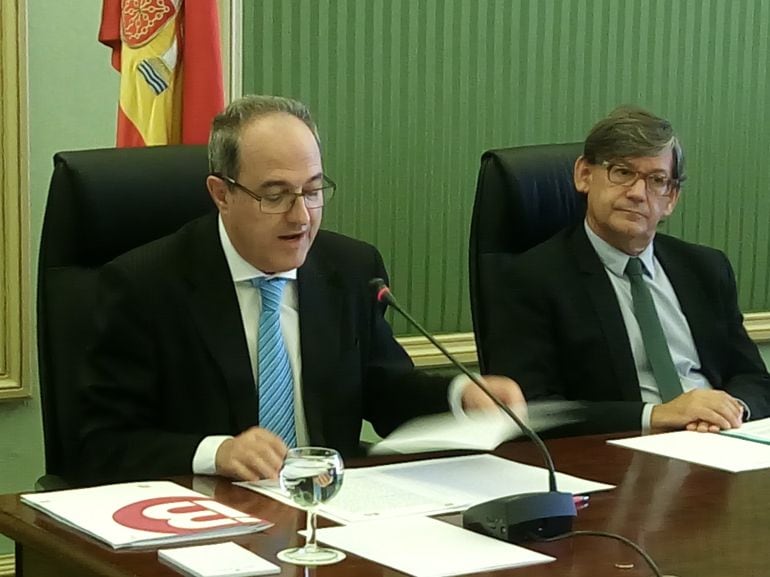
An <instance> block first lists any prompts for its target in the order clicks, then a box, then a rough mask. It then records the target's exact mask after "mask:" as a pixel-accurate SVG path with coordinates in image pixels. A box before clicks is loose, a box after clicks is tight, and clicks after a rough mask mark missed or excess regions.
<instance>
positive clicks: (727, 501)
mask: <svg viewBox="0 0 770 577" xmlns="http://www.w3.org/2000/svg"><path fill="white" fill-rule="evenodd" d="M606 439H607V437H605V436H592V437H575V438H569V439H556V440H552V441H548V442H547V444H548V447H549V449H550V450H551V452H552V453H553V457H554V461H555V462H556V465H557V468H558V469H559V470H560V471H562V472H565V473H571V474H573V475H578V476H582V477H586V478H589V479H594V480H597V481H603V482H607V483H612V484H615V485H617V488H616V489H615V490H614V491H608V492H604V493H599V494H595V495H593V496H592V498H591V501H590V505H589V506H588V507H587V508H585V509H583V510H581V511H580V512H579V514H578V518H577V520H576V522H575V527H574V528H575V529H592V530H603V531H611V532H615V533H620V534H621V535H623V536H625V537H628V538H629V539H632V540H633V541H636V542H637V543H639V544H640V545H641V546H643V547H644V548H645V549H646V550H647V552H648V553H649V554H650V555H652V557H653V559H655V561H656V562H657V563H658V565H659V566H660V568H661V571H662V572H663V573H664V574H666V575H675V576H677V577H753V576H756V577H767V576H768V575H770V470H765V471H755V472H747V473H739V474H732V473H726V472H723V471H717V470H712V469H707V468H704V467H700V466H698V465H691V464H689V463H685V462H682V461H675V460H671V459H666V458H663V457H657V456H654V455H646V454H643V453H637V452H634V451H631V450H628V449H623V448H620V447H615V446H611V445H607V444H606V443H605V441H606ZM497 454H499V455H501V456H504V457H508V458H511V459H515V460H517V461H521V462H525V463H530V464H536V465H539V464H540V460H539V457H538V455H537V452H536V451H535V449H534V447H532V446H531V445H530V444H528V443H523V442H516V443H509V444H507V445H505V446H503V447H501V448H500V449H499V450H498V451H497ZM376 462H383V460H382V459H380V460H378V461H376ZM353 464H355V463H353ZM358 464H362V463H358ZM366 464H369V462H367V463H366ZM349 465H350V464H349ZM202 480H203V479H201V478H193V477H189V478H186V479H183V480H181V482H183V483H185V484H187V485H188V486H193V487H194V488H196V489H198V488H199V487H197V486H196V483H199V482H200V481H202ZM207 481H209V482H212V483H213V489H214V495H215V497H216V498H217V500H220V501H222V502H223V503H226V504H228V505H231V506H233V507H235V508H238V509H241V510H243V511H246V512H248V513H252V514H254V515H257V516H259V517H263V518H265V519H268V520H270V521H272V522H274V523H275V527H273V528H271V529H269V530H267V531H265V532H263V533H258V534H254V535H249V536H245V537H239V538H236V539H235V541H237V542H238V543H239V544H241V545H243V546H245V547H248V548H249V549H251V550H252V551H254V552H255V553H258V554H259V555H262V556H263V557H266V558H267V559H270V560H272V561H274V562H277V560H276V558H275V554H276V552H277V551H280V550H281V549H284V548H285V547H287V546H290V545H295V544H298V543H299V542H300V541H301V538H300V537H299V536H298V535H297V534H296V531H297V530H298V529H300V528H304V513H302V512H301V511H299V510H296V509H294V508H291V507H288V506H285V505H282V504H280V503H277V502H274V501H272V500H270V499H268V498H266V497H262V496H261V495H258V494H255V493H252V492H250V491H247V490H245V489H241V488H238V487H235V486H233V485H231V484H230V483H228V482H226V481H223V480H219V481H215V482H214V481H211V480H208V479H207ZM322 525H323V522H322ZM0 532H1V533H3V534H5V535H7V536H8V537H10V538H11V539H13V540H14V541H15V542H16V559H17V577H38V576H48V575H50V576H57V577H69V576H73V577H74V576H78V577H88V576H106V577H112V576H114V577H128V576H134V575H136V576H139V577H144V576H153V577H164V576H169V577H170V576H174V575H178V574H177V573H175V572H174V571H172V570H171V569H169V568H167V567H165V566H164V565H162V564H160V563H158V561H157V557H156V554H155V552H153V551H149V552H115V551H113V550H111V549H110V548H108V547H106V546H103V545H101V544H99V543H97V542H96V541H93V540H91V539H89V538H87V537H84V536H82V535H80V534H78V533H76V532H74V531H71V530H68V529H66V528H64V527H63V526H62V525H60V524H58V523H57V522H55V521H53V520H51V519H50V518H48V517H46V516H45V515H43V514H41V513H38V512H36V511H35V510H33V509H31V508H29V507H27V506H25V505H23V504H21V503H20V502H19V497H18V495H3V496H0ZM531 547H532V548H533V549H537V550H538V551H541V552H543V553H547V554H549V555H552V556H554V557H556V558H557V561H556V562H554V563H549V564H546V565H538V566H534V567H527V568H522V569H516V570H508V571H496V572H494V575H496V576H499V575H508V574H510V575H520V576H527V577H546V576H549V577H554V576H559V577H577V576H585V577H604V576H608V577H609V576H611V577H637V576H647V575H650V574H651V573H650V572H649V571H648V569H647V568H646V566H645V565H644V562H643V561H642V559H641V558H639V556H638V555H637V554H636V553H635V552H633V551H632V550H630V549H629V548H627V547H626V546H624V545H621V544H620V543H618V542H616V541H613V540H609V539H605V538H599V537H574V538H571V539H568V540H565V541H560V542H557V543H543V544H533V545H531ZM277 563H278V562H277ZM279 564H280V563H279ZM616 564H618V565H628V564H633V568H630V569H623V568H619V567H618V566H616ZM282 567H283V571H282V573H281V575H303V576H311V575H312V576H314V577H315V576H317V577H327V576H331V575H335V576H341V577H348V576H349V577H353V576H363V575H366V576H377V575H383V576H385V575H388V576H396V575H401V573H399V572H397V571H394V570H392V569H389V568H386V567H382V566H380V565H377V564H375V563H372V562H370V561H367V560H365V559H361V558H358V557H356V556H355V555H348V558H347V559H346V560H345V561H343V562H342V563H339V564H337V565H332V566H327V567H319V568H315V569H307V570H305V569H304V568H301V567H294V566H290V565H282ZM489 575H492V573H489Z"/></svg>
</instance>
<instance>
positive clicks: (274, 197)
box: [211, 172, 337, 214]
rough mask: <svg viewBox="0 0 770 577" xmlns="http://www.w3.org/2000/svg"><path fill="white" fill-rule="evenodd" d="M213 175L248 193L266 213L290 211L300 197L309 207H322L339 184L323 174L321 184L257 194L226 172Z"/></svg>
mask: <svg viewBox="0 0 770 577" xmlns="http://www.w3.org/2000/svg"><path fill="white" fill-rule="evenodd" d="M211 176H216V177H217V178H221V179H222V180H224V181H225V182H226V183H227V184H229V185H230V186H234V187H236V188H239V189H240V190H242V191H243V192H245V193H246V194H248V195H249V196H250V197H251V198H253V199H254V200H256V201H257V202H259V208H260V210H261V211H262V212H264V213H266V214H283V213H285V212H289V211H290V210H291V209H292V208H293V207H294V203H295V202H296V201H297V198H299V197H302V200H303V202H304V203H305V206H306V207H307V208H321V207H322V206H324V205H325V204H326V203H327V202H329V201H330V200H331V199H332V197H333V196H334V192H335V191H336V190H337V184H336V183H335V182H334V181H333V180H332V179H331V178H329V177H328V176H326V175H325V174H322V175H321V186H315V187H313V188H310V189H302V190H301V191H299V192H297V191H296V190H292V189H291V188H289V187H286V188H284V189H283V190H276V191H275V192H272V191H270V192H266V193H264V194H257V193H256V192H254V191H253V190H251V189H250V188H247V187H245V186H243V185H242V184H241V183H240V182H238V181H236V180H235V179H233V178H230V177H229V176H225V175H224V174H220V173H218V172H214V173H212V174H211Z"/></svg>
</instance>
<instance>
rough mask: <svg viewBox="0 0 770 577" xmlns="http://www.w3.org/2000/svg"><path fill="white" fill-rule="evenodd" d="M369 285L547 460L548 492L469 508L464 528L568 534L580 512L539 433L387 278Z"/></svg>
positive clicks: (516, 537) (512, 535)
mask: <svg viewBox="0 0 770 577" xmlns="http://www.w3.org/2000/svg"><path fill="white" fill-rule="evenodd" d="M369 286H371V287H372V289H374V290H375V291H376V298H377V301H378V302H384V303H387V304H388V305H390V306H392V307H393V308H394V309H395V310H396V311H397V312H398V313H400V314H401V315H402V316H403V317H404V318H405V319H406V320H407V321H408V322H409V323H410V324H411V325H412V326H413V327H415V328H416V329H417V330H418V331H419V332H420V333H421V334H422V335H423V336H425V338H427V339H428V340H429V341H430V342H431V343H432V344H433V345H434V346H435V347H436V348H437V349H438V350H439V351H441V353H442V354H443V355H444V356H445V357H446V358H447V359H449V361H450V362H451V363H452V364H453V365H454V366H455V367H457V368H458V369H459V370H460V371H461V372H462V373H463V374H464V375H465V376H466V377H468V378H469V379H470V380H471V381H473V383H474V384H475V385H476V386H477V387H479V388H480V389H481V390H482V391H483V392H484V394H486V395H487V397H489V398H490V399H491V400H492V402H494V403H495V405H497V406H498V407H499V408H500V410H501V411H503V412H504V413H505V414H506V415H508V417H509V418H511V419H512V420H513V422H514V423H516V425H517V426H518V427H519V428H520V429H521V430H522V431H523V432H524V434H525V435H526V436H527V437H528V438H529V439H530V440H531V441H532V442H533V443H534V444H535V446H536V447H537V448H538V451H539V452H540V453H541V455H542V457H543V460H544V461H545V465H546V468H547V469H548V492H541V493H524V494H520V495H511V496H507V497H501V498H498V499H493V500H491V501H487V502H485V503H480V504H478V505H475V506H473V507H470V508H469V509H467V510H466V511H465V512H464V513H463V527H465V528H466V529H470V530H471V531H475V532H477V533H481V534H483V535H488V536H490V537H495V538H498V539H502V540H504V541H508V542H510V543H521V542H525V541H531V540H535V539H544V538H551V537H557V536H559V535H563V534H564V533H568V532H569V531H570V530H571V529H572V520H573V518H574V517H575V516H576V515H577V511H576V509H575V503H574V501H573V495H572V494H571V493H563V492H560V491H559V490H558V489H557V486H556V469H555V468H554V465H553V459H552V458H551V454H550V453H549V451H548V448H547V447H546V446H545V443H543V440H542V439H541V438H540V436H539V435H538V434H537V433H535V431H534V430H533V429H532V428H531V427H530V426H529V425H527V424H526V423H525V422H524V421H522V420H521V418H520V417H519V416H518V415H517V414H516V413H514V412H513V411H512V410H511V408H510V407H509V406H508V405H506V404H505V403H503V402H502V401H501V400H500V399H499V398H498V397H497V396H496V395H495V394H493V393H492V391H490V390H489V389H488V388H487V386H486V385H485V384H484V382H483V381H482V380H481V379H479V378H478V377H477V376H476V375H474V374H473V373H472V372H471V371H469V370H468V369H467V368H466V367H465V365H463V364H462V363H461V362H460V361H458V360H457V359H456V358H455V357H454V355H452V354H451V353H450V352H449V351H448V350H446V348H445V347H444V346H443V345H442V344H441V343H439V342H438V341H437V340H436V339H435V337H433V335H431V334H430V333H429V332H428V331H427V330H426V329H425V328H424V327H423V326H422V325H421V324H420V323H419V322H417V320H415V319H414V318H413V317H412V315H410V314H409V313H408V312H407V311H406V310H404V309H403V308H402V307H401V305H400V304H399V303H398V301H397V300H396V298H395V297H394V296H393V293H392V292H391V291H390V288H389V287H388V286H387V285H386V284H385V281H383V280H382V279H381V278H374V279H372V280H370V281H369Z"/></svg>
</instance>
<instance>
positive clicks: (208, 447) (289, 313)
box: [193, 217, 308, 475]
mask: <svg viewBox="0 0 770 577" xmlns="http://www.w3.org/2000/svg"><path fill="white" fill-rule="evenodd" d="M219 240H220V242H221V243H222V250H223V251H224V253H225V259H226V260H227V266H228V268H229V269H230V275H231V276H232V280H233V284H234V285H235V294H236V296H237V297H238V306H239V307H240V309H241V320H242V322H243V330H244V333H245V334H246V345H247V347H248V350H249V360H250V361H251V372H252V374H253V375H254V387H255V389H256V388H257V386H258V385H257V382H258V380H257V375H258V370H259V368H258V367H257V338H258V335H257V332H258V327H259V315H260V311H261V310H262V295H261V292H260V290H259V289H258V288H255V287H254V286H253V285H252V284H251V279H253V278H255V277H267V276H269V277H270V278H273V277H280V278H285V279H288V282H287V283H286V286H285V287H284V289H283V295H282V296H281V332H282V333H283V339H284V342H285V344H286V352H287V353H288V354H289V364H290V365H291V374H292V379H293V381H294V426H295V429H296V431H297V446H300V447H301V446H303V445H307V444H308V432H307V421H306V420H305V408H304V406H303V405H302V358H301V356H300V341H299V306H298V299H297V269H292V270H289V271H286V272H282V273H278V274H276V275H266V274H265V273H264V272H262V271H261V270H259V269H257V268H254V267H253V266H252V265H250V264H249V263H248V262H246V261H245V260H244V259H243V257H241V255H239V254H238V251H236V250H235V247H234V246H233V244H232V242H230V237H228V236H227V231H226V230H225V227H224V225H223V224H222V218H221V217H220V218H219ZM230 438H231V437H230V436H229V435H216V436H210V437H206V438H204V439H203V440H202V441H201V442H200V444H199V445H198V448H197V449H196V451H195V455H194V456H193V473H196V474H200V475H214V474H216V462H215V460H216V454H217V450H218V449H219V446H220V445H221V444H222V443H223V442H224V441H225V440H227V439H230Z"/></svg>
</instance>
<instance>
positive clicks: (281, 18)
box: [243, 0, 770, 334]
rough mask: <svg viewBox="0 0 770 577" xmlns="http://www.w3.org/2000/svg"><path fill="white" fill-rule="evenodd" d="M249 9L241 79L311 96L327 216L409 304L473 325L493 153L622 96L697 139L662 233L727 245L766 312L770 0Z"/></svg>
mask: <svg viewBox="0 0 770 577" xmlns="http://www.w3.org/2000/svg"><path fill="white" fill-rule="evenodd" d="M244 9H245V15H244V63H243V64H244V92H262V93H276V94H283V95H287V96H293V97H297V98H299V99H301V100H304V101H306V102H307V103H309V104H310V106H311V108H312V110H313V111H314V113H315V116H316V119H317V121H318V122H319V125H320V129H321V133H322V137H323V139H324V148H325V161H326V170H327V171H328V172H329V174H330V175H331V176H332V177H333V178H334V179H335V180H336V181H337V182H338V183H339V185H340V186H339V194H338V196H337V197H336V198H335V200H334V204H333V205H330V206H329V207H328V208H327V210H326V214H325V218H326V225H327V226H328V227H329V228H333V229H337V230H340V231H342V232H345V233H348V234H350V235H352V236H355V237H359V238H363V239H366V240H369V241H371V242H373V243H375V244H376V245H377V246H378V247H379V248H380V249H381V250H382V252H383V254H384V257H385V261H386V263H388V265H389V267H390V272H391V276H392V279H391V280H392V282H393V286H394V290H396V291H397V294H399V295H400V297H401V299H400V300H401V301H402V302H403V303H405V304H407V305H408V306H409V308H411V309H412V312H413V313H414V315H415V316H416V317H417V318H420V319H424V320H425V322H426V324H427V326H428V327H429V328H431V329H433V330H435V331H438V332H454V331H465V330H470V326H471V325H470V311H469V303H468V296H467V284H468V282H467V236H468V227H469V218H470V212H471V207H472V202H473V195H474V190H475V180H476V175H477V172H478V163H479V157H480V155H481V153H482V151H484V150H486V149H488V148H493V147H503V146H512V145H522V144H533V143H547V142H570V141H580V140H582V139H583V138H584V136H585V134H586V132H587V131H588V129H589V128H590V126H591V125H592V124H593V122H594V121H596V120H597V119H598V118H599V117H601V116H602V115H604V114H605V113H607V112H608V111H609V110H611V109H612V108H614V107H615V106H617V105H618V104H622V103H628V102H633V103H638V104H641V105H643V106H646V107H649V108H651V109H652V110H654V111H656V112H658V113H659V114H662V115H664V116H667V117H669V118H670V119H671V120H672V121H673V122H674V123H675V126H677V127H678V129H679V131H680V133H681V136H682V138H683V141H684V145H685V148H686V149H687V150H688V151H689V158H688V161H689V168H690V180H689V181H688V182H687V185H686V189H685V193H684V199H683V202H682V203H681V204H680V206H679V209H678V212H677V213H676V214H675V215H674V217H673V218H671V219H670V222H669V223H668V224H667V225H666V228H667V230H668V231H669V232H671V233H673V234H675V235H678V236H683V237H685V238H687V239H690V240H693V241H697V242H702V243H705V244H711V245H713V246H717V247H720V248H723V249H724V250H726V251H727V253H728V255H729V256H730V258H731V261H732V262H733V264H734V266H735V268H736V273H737V276H738V279H739V284H740V300H741V304H742V306H743V308H744V310H746V311H760V310H770V293H769V291H768V277H767V270H766V266H765V265H766V264H767V262H768V256H769V255H770V238H769V237H768V226H767V225H768V219H769V217H770V195H768V194H767V193H766V183H767V182H768V181H770V164H768V163H767V162H766V161H765V159H764V154H765V151H766V150H767V149H768V147H769V146H770V131H767V130H766V129H765V127H766V125H767V110H768V108H770V93H769V91H768V81H767V74H766V70H767V68H768V65H770V51H768V27H769V26H770V1H769V0H744V1H740V2H739V1H733V0H711V1H709V0H625V1H624V0H518V1H517V0H443V1H442V0H262V1H260V2H245V3H244ZM458 279H459V282H458ZM394 326H395V329H396V332H397V333H401V334H403V333H407V332H410V331H409V329H408V327H407V326H406V325H405V324H404V323H403V322H402V321H401V319H395V322H394Z"/></svg>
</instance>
